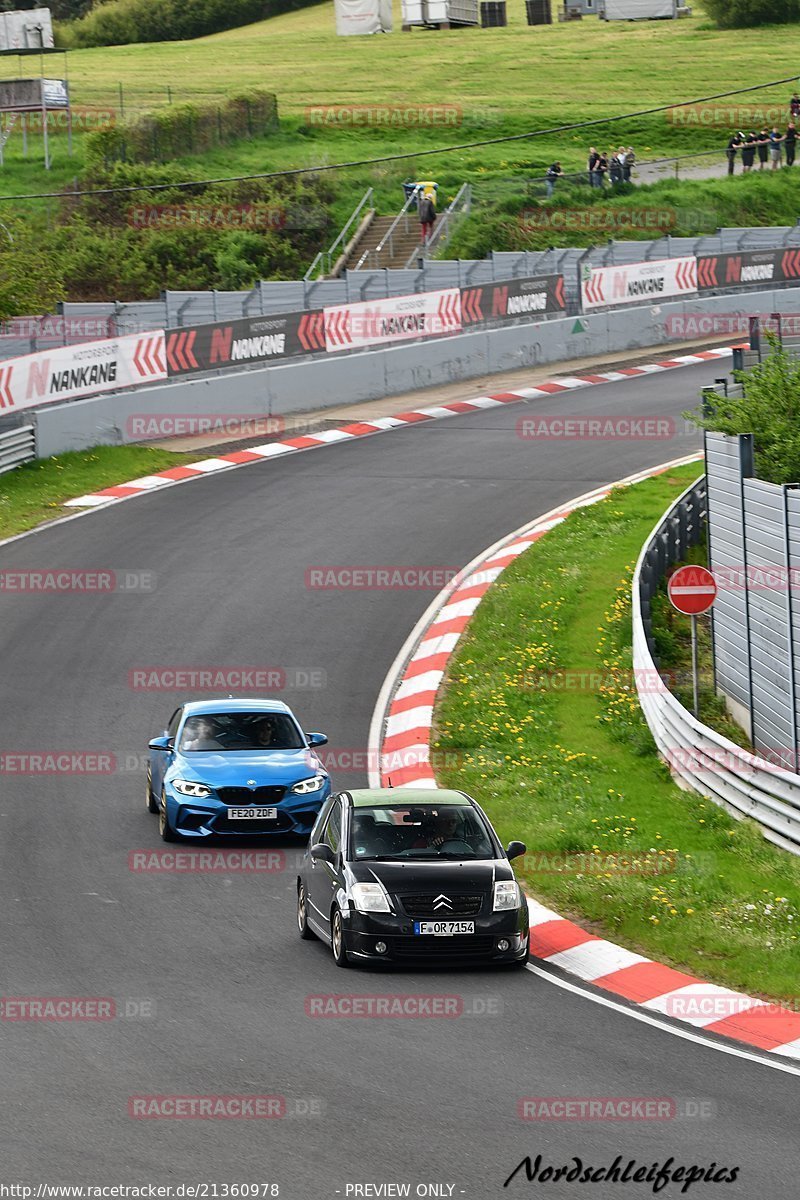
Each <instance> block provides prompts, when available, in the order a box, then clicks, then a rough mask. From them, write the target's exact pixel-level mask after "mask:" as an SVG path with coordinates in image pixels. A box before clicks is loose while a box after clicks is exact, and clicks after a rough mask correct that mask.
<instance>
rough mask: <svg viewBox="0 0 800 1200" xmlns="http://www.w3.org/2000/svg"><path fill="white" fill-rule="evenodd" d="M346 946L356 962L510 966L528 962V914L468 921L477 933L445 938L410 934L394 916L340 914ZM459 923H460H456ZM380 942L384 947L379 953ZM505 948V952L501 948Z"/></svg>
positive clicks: (409, 926)
mask: <svg viewBox="0 0 800 1200" xmlns="http://www.w3.org/2000/svg"><path fill="white" fill-rule="evenodd" d="M342 915H343V917H344V918H345V919H344V920H343V923H342V924H343V932H344V944H345V949H346V950H347V952H348V954H351V955H352V956H353V957H354V958H360V959H363V960H369V961H371V962H387V961H388V962H407V961H408V960H409V959H416V960H418V961H425V960H427V961H433V960H441V959H447V960H448V961H452V960H460V961H468V962H486V963H511V962H519V961H520V960H523V959H526V958H527V957H528V923H529V918H528V912H527V909H524V910H523V909H518V910H510V911H507V912H497V913H489V914H487V915H486V916H476V917H470V918H469V920H472V921H474V923H475V932H474V933H468V934H454V935H452V936H448V937H435V936H423V935H421V934H416V933H414V921H413V920H412V919H411V918H410V917H406V916H402V915H395V914H393V913H359V912H356V911H355V910H351V911H350V912H349V913H346V914H345V913H343V914H342ZM457 919H458V918H457ZM378 943H382V944H383V945H385V946H386V950H385V951H379V950H378V949H377V948H376V947H377V944H378ZM504 943H505V948H502V945H503V944H504Z"/></svg>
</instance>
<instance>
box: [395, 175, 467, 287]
mask: <svg viewBox="0 0 800 1200" xmlns="http://www.w3.org/2000/svg"><path fill="white" fill-rule="evenodd" d="M471 208H472V188H471V187H470V185H469V184H468V183H462V185H461V187H460V188H459V189H458V191H457V192H456V195H455V197H454V198H453V200H451V201H450V203H449V204H448V206H447V208H446V209H445V210H444V212H443V213H442V214H441V216H440V217H439V219H438V221H437V222H436V224H435V225H434V228H433V233H432V234H431V236H430V237H429V238H428V241H427V242H421V243H420V245H418V246H415V247H414V249H413V250H412V251H411V254H410V255H409V256H408V261H407V262H406V270H409V269H410V268H411V267H415V266H417V265H418V263H419V259H420V258H422V259H423V260H426V259H429V258H430V257H431V255H432V254H434V253H436V252H437V251H439V250H444V249H445V247H446V246H447V244H448V242H449V241H450V239H451V237H452V236H453V230H454V228H455V226H456V224H457V223H458V221H459V219H460V218H461V217H465V216H466V215H467V213H468V212H469V210H470V209H471Z"/></svg>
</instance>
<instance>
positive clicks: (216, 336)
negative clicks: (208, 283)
mask: <svg viewBox="0 0 800 1200" xmlns="http://www.w3.org/2000/svg"><path fill="white" fill-rule="evenodd" d="M565 312H566V302H565V297H564V279H563V276H561V275H536V276H530V277H526V278H520V279H508V280H500V281H498V282H496V283H489V284H484V285H482V286H480V287H475V288H460V289H459V288H447V289H440V290H439V291H429V292H412V293H410V294H409V295H407V296H393V297H391V298H389V299H380V300H369V301H365V302H363V303H358V304H345V305H328V306H327V307H325V308H323V309H319V310H317V311H316V312H305V311H298V312H290V313H273V314H272V315H269V316H263V317H262V316H259V317H247V318H245V319H243V320H240V321H216V322H214V323H212V324H208V325H200V326H197V327H195V328H184V327H181V328H180V329H168V330H167V331H166V356H167V370H168V374H169V375H170V377H176V376H185V375H192V374H195V375H196V374H199V373H202V372H204V371H213V370H219V369H221V368H228V367H236V366H243V365H247V364H250V363H259V362H280V361H283V360H284V359H288V358H297V357H299V356H300V355H307V354H319V353H328V354H334V353H341V352H342V351H353V350H359V349H365V348H368V347H372V346H381V345H391V344H395V343H398V342H405V341H412V340H415V339H427V338H433V337H442V336H444V335H449V334H453V333H458V332H460V331H461V330H462V329H479V328H481V327H488V326H490V325H496V324H504V323H512V322H517V321H520V320H525V319H528V318H530V317H531V316H532V315H539V316H558V315H559V314H563V313H565Z"/></svg>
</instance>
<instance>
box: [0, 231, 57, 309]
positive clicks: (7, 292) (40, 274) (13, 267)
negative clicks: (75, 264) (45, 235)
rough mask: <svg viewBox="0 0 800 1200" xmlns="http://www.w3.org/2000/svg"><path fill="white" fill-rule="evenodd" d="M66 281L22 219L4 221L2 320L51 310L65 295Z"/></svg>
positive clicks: (0, 247)
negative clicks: (19, 220)
mask: <svg viewBox="0 0 800 1200" xmlns="http://www.w3.org/2000/svg"><path fill="white" fill-rule="evenodd" d="M64 295H65V293H64V284H63V280H62V278H61V272H60V270H59V267H58V264H57V263H56V261H55V258H54V256H53V255H52V254H47V253H46V252H45V251H44V250H42V249H41V248H40V247H39V245H38V244H37V242H36V240H35V236H34V235H32V234H30V233H29V232H28V231H27V229H26V228H25V227H24V226H23V225H22V224H21V223H20V222H18V221H14V220H9V221H6V220H2V223H0V321H5V320H7V319H8V318H9V317H19V316H38V315H39V314H43V313H51V312H52V311H53V309H54V308H55V306H56V304H57V303H58V301H59V300H63V299H64Z"/></svg>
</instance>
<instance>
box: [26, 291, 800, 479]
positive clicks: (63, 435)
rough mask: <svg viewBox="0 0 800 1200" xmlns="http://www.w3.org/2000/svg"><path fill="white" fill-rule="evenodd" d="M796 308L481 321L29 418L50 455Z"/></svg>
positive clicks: (726, 302)
mask: <svg viewBox="0 0 800 1200" xmlns="http://www.w3.org/2000/svg"><path fill="white" fill-rule="evenodd" d="M794 305H800V288H798V289H792V290H787V291H783V292H772V291H769V292H762V293H757V294H755V295H753V294H748V295H747V296H736V297H723V296H713V297H707V298H704V299H702V300H701V299H694V300H680V301H675V302H671V303H668V304H660V305H646V306H645V305H642V306H634V307H631V308H628V309H624V310H623V309H620V310H607V311H604V312H598V313H590V314H588V315H587V316H585V317H583V318H581V320H580V321H576V320H575V319H574V318H573V317H567V318H561V319H553V320H544V321H538V322H537V321H530V320H527V321H517V322H515V323H510V324H507V325H502V326H500V327H498V328H491V327H489V326H485V327H480V326H479V327H478V328H477V329H475V330H473V329H470V330H468V331H466V332H463V333H458V334H453V335H451V336H450V337H446V338H435V339H430V340H429V341H413V342H408V343H405V344H400V345H394V346H389V347H387V348H384V349H373V350H365V351H352V352H350V353H349V354H333V355H324V356H317V357H313V358H312V357H306V358H303V359H295V360H291V359H290V360H288V361H284V362H274V363H265V364H264V365H263V366H260V367H250V368H249V369H248V368H243V369H242V370H227V371H224V372H223V373H222V374H220V375H214V376H205V377H201V376H198V375H195V376H187V377H185V378H182V379H174V380H172V381H171V382H169V383H167V384H156V385H154V386H152V387H148V388H143V389H131V390H130V391H125V392H118V393H116V394H113V395H106V396H97V397H94V398H92V399H85V400H76V401H72V402H70V403H68V404H48V405H46V406H45V407H43V408H39V409H35V410H31V414H30V415H31V419H32V420H33V421H35V423H36V425H37V453H38V455H39V457H45V456H47V455H50V454H58V453H60V452H61V451H63V450H79V449H85V448H87V447H89V446H94V445H97V444H111V445H114V444H119V443H122V442H133V441H137V440H138V438H137V437H136V436H135V435H134V434H133V433H132V431H131V419H132V417H135V416H141V415H143V414H145V415H148V414H149V415H160V414H166V415H174V414H176V413H177V414H199V415H203V414H206V413H209V412H210V413H231V414H236V415H242V414H249V415H253V416H264V415H267V416H287V415H290V414H293V413H300V412H303V413H308V412H313V411H322V410H324V409H325V408H328V407H331V406H336V405H344V404H356V403H358V402H359V401H365V400H380V399H382V398H384V397H388V396H396V395H400V394H401V393H404V392H411V391H417V390H419V389H422V388H427V387H433V386H436V385H439V384H449V383H454V382H458V381H461V380H468V379H475V378H477V377H483V376H486V375H496V374H500V373H502V372H505V371H514V370H520V369H521V368H525V367H534V366H536V367H541V366H545V365H547V364H550V363H559V362H564V361H566V360H569V359H579V358H593V357H597V356H598V355H601V354H607V353H609V352H619V353H620V354H623V353H625V354H627V353H629V352H631V351H638V350H643V349H647V348H651V347H657V346H666V345H673V346H674V345H675V344H676V342H680V341H682V340H684V338H683V335H682V334H681V333H677V334H676V332H675V323H676V322H677V323H679V324H680V325H681V326H684V325H687V324H690V323H695V322H702V323H704V324H705V323H706V322H710V323H712V324H713V321H714V318H715V314H718V313H720V314H725V316H726V320H727V319H728V318H729V316H730V315H731V314H734V315H736V314H738V316H739V317H741V319H742V322H743V325H744V327H745V328H746V326H747V315H748V314H749V313H752V312H753V311H754V310H755V311H759V312H767V313H769V312H773V311H775V310H776V308H779V307H781V306H789V307H792V306H794ZM798 311H800V310H798ZM701 335H703V336H705V337H706V344H709V342H710V341H711V339H715V341H716V343H719V342H724V341H725V340H726V338H725V334H724V332H720V331H719V330H717V329H714V328H708V329H704V328H696V329H693V330H692V332H691V333H689V334H688V336H689V337H694V338H696V337H698V336H701ZM729 336H730V335H729ZM165 436H166V435H165Z"/></svg>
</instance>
